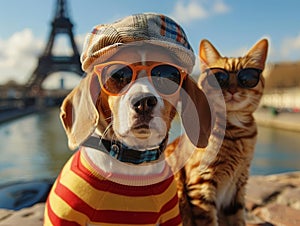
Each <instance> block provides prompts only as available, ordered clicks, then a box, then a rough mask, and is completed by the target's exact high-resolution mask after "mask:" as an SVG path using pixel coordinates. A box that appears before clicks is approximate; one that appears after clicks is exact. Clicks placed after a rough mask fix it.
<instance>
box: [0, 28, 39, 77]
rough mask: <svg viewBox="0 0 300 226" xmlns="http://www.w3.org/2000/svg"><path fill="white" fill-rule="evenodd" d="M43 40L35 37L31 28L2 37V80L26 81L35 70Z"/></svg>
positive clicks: (0, 44) (0, 56)
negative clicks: (5, 37) (8, 36)
mask: <svg viewBox="0 0 300 226" xmlns="http://www.w3.org/2000/svg"><path fill="white" fill-rule="evenodd" d="M42 46H43V41H42V40H40V39H38V38H36V37H34V35H33V33H32V31H31V30H30V29H24V30H22V31H19V32H16V33H14V34H13V35H12V36H11V37H10V38H8V39H5V40H3V39H0V50H1V53H0V73H1V75H0V82H1V83H2V82H5V81H7V80H10V79H14V80H16V81H17V82H19V83H23V82H25V79H26V77H27V76H28V73H30V71H32V70H34V68H33V67H34V65H35V64H36V61H37V57H38V55H39V53H40V52H41V48H42Z"/></svg>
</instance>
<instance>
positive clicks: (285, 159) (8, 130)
mask: <svg viewBox="0 0 300 226" xmlns="http://www.w3.org/2000/svg"><path fill="white" fill-rule="evenodd" d="M72 153H73V152H72V151H70V150H69V149H68V147H67V138H66V135H65V132H64V130H63V128H62V125H61V123H60V120H59V111H58V109H55V108H53V109H51V110H49V111H46V112H40V113H35V114H31V115H28V116H25V117H22V118H19V119H17V120H14V121H9V122H6V123H2V124H0V156H1V158H0V184H3V183H7V182H10V181H18V180H31V179H43V178H53V177H56V176H57V174H58V173H59V171H60V169H61V167H62V166H63V165H64V163H65V162H66V161H67V159H68V158H69V157H70V156H71V155H72ZM295 170H300V133H295V132H289V131H284V130H278V129H271V128H266V127H258V142H257V145H256V150H255V156H254V159H253V161H252V165H251V174H252V175H267V174H273V173H283V172H287V171H295Z"/></svg>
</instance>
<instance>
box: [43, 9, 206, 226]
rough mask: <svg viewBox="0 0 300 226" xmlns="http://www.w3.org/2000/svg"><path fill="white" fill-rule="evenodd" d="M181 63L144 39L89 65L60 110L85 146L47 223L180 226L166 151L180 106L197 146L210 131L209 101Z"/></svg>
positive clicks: (53, 195)
mask: <svg viewBox="0 0 300 226" xmlns="http://www.w3.org/2000/svg"><path fill="white" fill-rule="evenodd" d="M139 16H146V17H147V19H148V20H150V19H151V18H155V19H157V18H158V17H159V18H162V17H161V15H156V14H146V15H139ZM149 17H151V18H150V19H149ZM127 19H128V18H127ZM114 26H117V25H114ZM140 30H141V29H140ZM102 32H103V31H102ZM135 35H136V34H135ZM82 56H83V57H82V59H83V65H85V64H84V63H86V61H85V60H86V58H84V54H83V55H82ZM101 60H103V59H101ZM91 65H92V66H91ZM181 65H182V62H181V61H179V60H178V59H177V58H176V57H174V54H172V52H171V51H170V50H169V49H167V48H165V47H163V46H161V45H156V44H155V43H146V44H145V42H142V44H140V43H139V44H137V43H134V44H131V45H125V46H124V47H122V48H119V47H118V48H117V50H116V49H114V54H113V55H110V57H109V58H108V59H106V60H105V62H102V61H101V62H100V63H99V61H98V62H97V61H95V62H93V63H91V64H90V65H89V70H86V71H88V73H87V75H86V77H85V78H84V79H82V81H81V82H80V84H79V85H78V86H77V87H76V88H74V89H73V90H72V91H71V93H70V94H69V95H68V96H67V97H66V98H65V100H64V101H63V104H62V106H61V114H60V116H61V120H62V123H63V126H64V129H65V131H66V134H67V137H68V142H69V147H70V148H71V149H76V148H77V147H79V149H78V151H77V152H76V153H75V154H74V155H73V156H72V157H71V158H70V159H69V161H68V162H67V163H66V165H65V166H64V168H63V169H62V171H61V173H60V174H59V176H58V178H57V180H56V182H55V184H54V185H53V188H52V190H51V192H50V194H49V197H48V199H47V202H46V208H45V215H44V216H45V217H44V224H45V225H169V226H174V225H181V218H180V213H179V207H178V197H177V190H176V182H175V180H174V178H173V174H172V171H171V170H170V168H169V166H168V165H167V164H166V161H164V154H163V151H164V149H165V147H166V145H167V142H168V132H169V130H170V127H171V122H172V120H173V118H174V116H175V115H176V112H177V111H178V110H177V109H176V106H177V105H178V103H179V102H180V103H181V112H180V115H181V119H182V124H183V127H184V128H185V131H186V134H187V135H188V137H189V139H190V140H191V142H193V144H194V145H195V146H198V147H205V146H206V145H207V142H208V137H209V132H210V108H209V104H208V102H207V99H206V97H205V95H204V93H203V92H202V91H201V90H200V89H199V88H198V86H197V84H196V83H195V82H194V80H193V79H192V78H190V76H189V75H188V70H185V67H184V66H181ZM83 67H84V66H83ZM91 68H92V69H91ZM199 125H201V126H199ZM199 128H200V131H199Z"/></svg>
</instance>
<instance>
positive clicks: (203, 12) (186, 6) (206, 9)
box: [171, 0, 230, 24]
mask: <svg viewBox="0 0 300 226" xmlns="http://www.w3.org/2000/svg"><path fill="white" fill-rule="evenodd" d="M229 11H230V7H229V6H228V5H226V4H225V3H224V1H223V0H210V1H208V0H201V1H197V0H188V2H186V1H184V0H178V1H177V2H176V4H175V6H174V9H173V11H172V13H171V17H173V18H175V19H176V21H178V22H179V23H182V24H187V23H190V22H193V21H197V20H201V19H205V18H208V17H211V16H215V15H218V14H224V13H227V12H229Z"/></svg>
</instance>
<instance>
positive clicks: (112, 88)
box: [94, 61, 187, 96]
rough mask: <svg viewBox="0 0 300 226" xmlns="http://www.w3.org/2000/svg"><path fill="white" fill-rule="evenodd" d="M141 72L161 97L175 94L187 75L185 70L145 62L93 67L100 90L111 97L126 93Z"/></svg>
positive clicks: (114, 62)
mask: <svg viewBox="0 0 300 226" xmlns="http://www.w3.org/2000/svg"><path fill="white" fill-rule="evenodd" d="M148 64H149V65H148ZM141 70H145V71H146V73H147V76H148V79H149V81H150V82H151V83H152V84H153V86H154V88H155V89H156V90H157V92H158V93H160V94H161V95H163V96H169V95H173V94H175V93H176V92H177V91H178V90H179V88H180V87H181V85H182V82H183V80H184V78H185V77H186V75H187V73H186V71H185V70H183V69H182V68H180V67H179V66H177V65H174V64H170V63H157V62H146V65H141V64H129V63H127V62H123V61H111V62H108V63H104V64H98V65H96V66H95V67H94V71H95V73H96V74H97V75H98V78H99V81H100V85H101V88H102V89H103V90H104V91H105V92H106V93H107V94H108V95H112V96H119V95H123V94H124V93H126V92H127V91H128V89H129V88H130V86H131V85H132V83H133V82H134V81H135V80H136V79H137V75H138V72H139V71H141Z"/></svg>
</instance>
